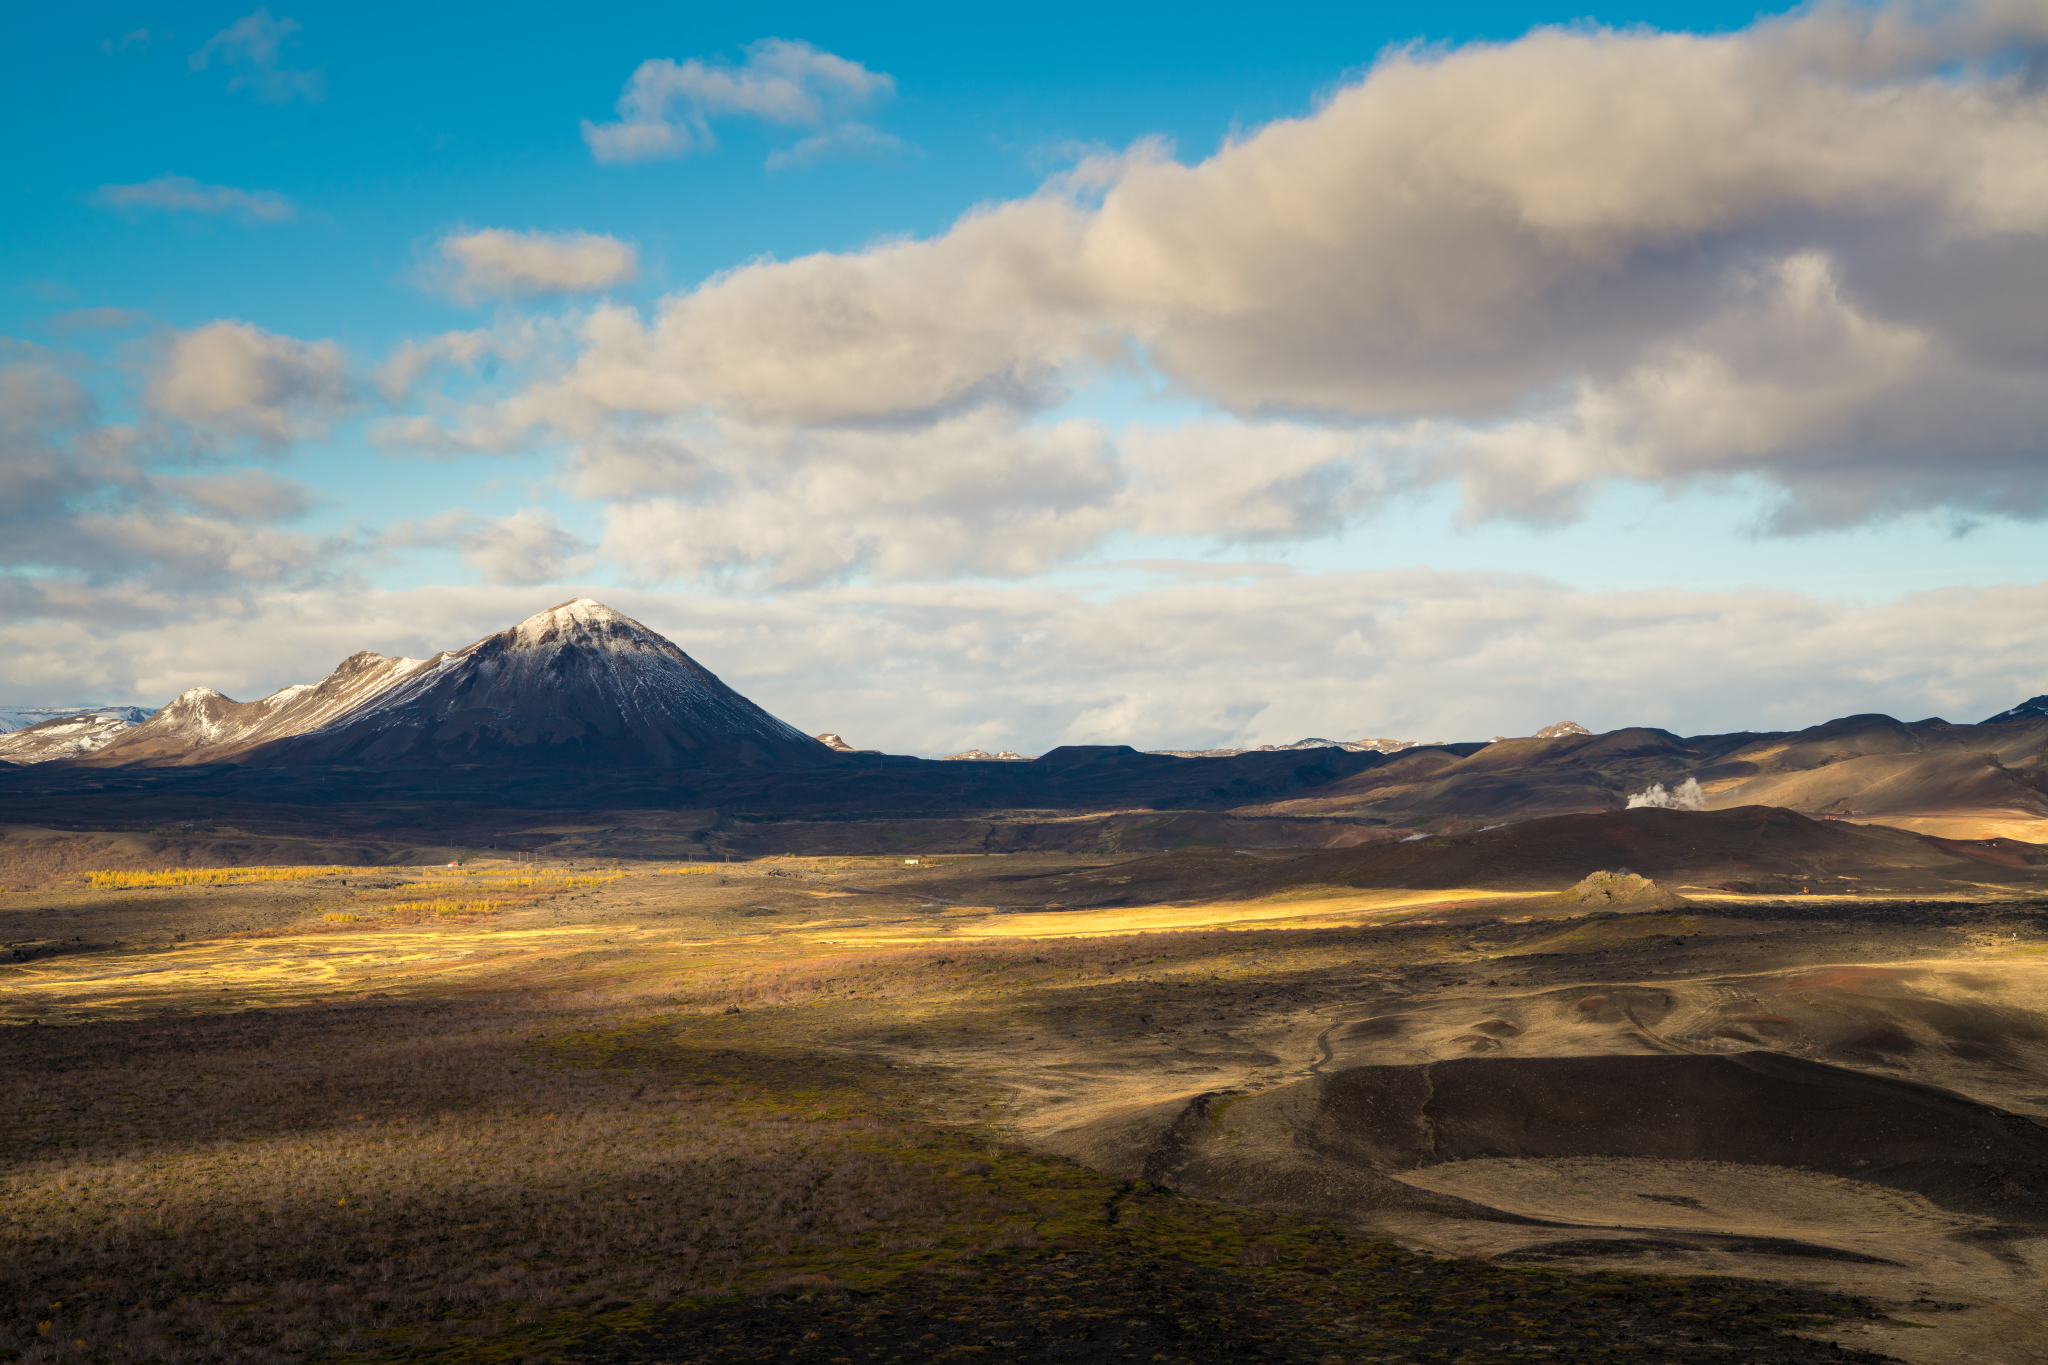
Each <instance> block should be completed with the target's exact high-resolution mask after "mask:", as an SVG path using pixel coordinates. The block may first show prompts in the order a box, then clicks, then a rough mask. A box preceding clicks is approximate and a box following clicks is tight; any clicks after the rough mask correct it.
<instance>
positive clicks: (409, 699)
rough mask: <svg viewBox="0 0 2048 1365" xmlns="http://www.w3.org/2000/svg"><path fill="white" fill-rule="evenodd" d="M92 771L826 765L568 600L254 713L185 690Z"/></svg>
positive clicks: (294, 691) (639, 635) (630, 624)
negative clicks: (218, 766) (147, 766)
mask: <svg viewBox="0 0 2048 1365" xmlns="http://www.w3.org/2000/svg"><path fill="white" fill-rule="evenodd" d="M145 732H148V733H145ZM91 761H92V762H95V763H127V762H137V761H141V762H155V763H175V764H190V763H208V762H232V763H238V764H244V765H247V766H252V767H278V766H289V765H296V764H323V765H327V764H340V765H347V766H354V765H362V766H374V767H384V766H416V765H437V764H453V763H477V764H487V765H499V764H517V765H536V764H538V765H562V766H576V767H585V766H590V765H593V764H610V765H623V766H629V767H660V768H674V767H693V766H700V765H704V764H711V763H729V762H736V763H742V764H751V763H770V762H772V763H777V764H782V765H787V764H790V763H819V762H830V761H832V751H831V750H829V749H828V748H826V747H825V746H824V745H822V744H820V743H819V742H818V741H816V740H814V739H812V738H811V737H810V736H808V735H806V734H804V733H803V732H801V731H799V730H797V729H796V728H795V727H793V726H790V725H786V724H784V723H783V722H782V721H779V720H777V719H776V718H775V717H773V716H771V715H769V714H768V713H767V712H766V711H764V710H762V709H761V708H760V707H758V706H756V705H754V703H752V702H750V701H748V700H747V699H746V698H745V697H743V696H741V695H740V694H739V693H737V692H735V691H733V690H732V689H731V688H729V687H727V686H726V685H725V684H724V683H722V682H720V681H719V680H718V679H717V677H715V676H714V675H713V674H712V673H711V672H710V671H709V670H708V669H706V668H704V667H703V666H702V665H701V664H699V663H697V662H696V661H695V660H694V659H692V658H690V656H689V655H687V654H685V653H683V651H682V650H680V649H678V648H677V647H676V646H675V645H674V644H673V643H671V642H670V641H669V640H667V639H665V638H663V637H662V636H661V635H659V634H657V633H655V632H654V631H652V630H650V629H648V628H647V627H646V626H644V625H642V624H640V623H639V622H638V621H635V620H633V619H632V618H631V617H628V616H624V615H621V614H620V613H618V612H615V611H613V610H612V609H611V608H609V607H607V606H605V605H604V604H603V603H601V602H595V601H592V600H591V599H589V598H580V599H578V600H577V601H574V602H565V603H563V604H562V605H560V606H558V607H551V608H549V609H548V610H547V611H543V612H539V613H537V614H536V615H533V616H530V617H528V618H527V619H526V620H524V621H521V622H520V623H519V624H518V625H515V626H513V627H511V628H510V629H508V630H503V631H500V632H498V633H497V634H495V635H488V636H485V637H484V638H483V639H481V640H478V641H476V642H475V643H474V644H471V645H468V646H466V647H465V648H462V649H458V650H450V651H446V652H443V653H441V654H436V655H435V656H434V657H433V658H431V659H424V660H420V659H389V658H385V657H384V656H382V655H378V654H369V653H364V654H357V655H355V656H354V657H352V658H350V659H348V660H347V661H345V662H344V663H343V664H342V665H341V667H340V668H337V669H336V670H335V671H334V674H333V675H332V676H331V677H329V678H328V679H327V680H326V681H325V682H323V683H321V684H319V686H317V687H289V688H285V689H284V690H283V691H280V692H278V693H276V694H274V695H273V696H270V697H266V698H264V699H263V700H262V701H258V702H234V701H230V700H228V699H227V698H226V697H222V696H221V695H220V694H219V693H216V692H212V691H210V690H208V689H204V688H195V689H193V690H192V691H190V692H187V693H186V694H185V695H184V696H182V697H180V698H178V699H177V700H176V701H174V702H172V703H171V705H170V706H167V707H165V708H164V710H163V711H162V712H159V713H158V715H157V717H155V718H153V719H152V721H151V723H150V724H149V725H146V726H142V727H139V728H138V729H137V731H136V732H135V733H134V734H132V735H130V736H128V737H127V738H126V739H124V740H123V741H121V742H120V743H119V744H118V745H113V746H109V748H108V749H107V750H105V751H102V752H101V753H99V754H96V755H94V756H93V758H92V760H91Z"/></svg>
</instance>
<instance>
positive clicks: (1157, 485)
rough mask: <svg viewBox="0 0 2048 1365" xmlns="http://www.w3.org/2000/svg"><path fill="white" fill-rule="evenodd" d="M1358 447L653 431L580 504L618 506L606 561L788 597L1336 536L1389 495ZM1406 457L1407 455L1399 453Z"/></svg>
mask: <svg viewBox="0 0 2048 1365" xmlns="http://www.w3.org/2000/svg"><path fill="white" fill-rule="evenodd" d="M1358 453H1359V441H1358V438H1356V437H1355V436H1352V435H1348V434H1345V433H1338V432H1325V431H1317V430H1313V429H1309V428H1302V427H1298V426H1291V425H1288V424H1285V423H1267V424H1261V425H1256V426H1247V425H1241V424H1234V423H1197V424H1193V425H1189V426H1183V427H1177V428H1157V429H1155V428H1148V427H1142V426H1140V427H1132V428H1130V429H1127V430H1126V431H1125V432H1124V433H1122V435H1121V436H1120V437H1112V435H1111V433H1110V432H1109V431H1108V429H1107V428H1105V427H1104V426H1102V425H1101V424H1100V423H1097V422H1092V421H1080V420H1075V421H1067V422H1057V423H1026V422H1021V421H1019V420H1018V419H1017V417H1016V416H1015V415H1014V414H1012V413H1010V412H1008V411H1006V410H1004V409H1000V408H982V409H979V410H975V411H970V412H967V413H962V414H959V415H957V416H954V417H950V418H947V419H945V420H942V421H938V422H935V423H932V424H930V425H928V426H921V427H913V428H908V429H899V428H876V429H872V430H863V429H858V428H854V429H840V430H813V429H805V428H791V427H783V428H769V427H760V426H752V425H748V424H745V423H733V422H726V423H713V424H707V425H703V426H698V427H694V428H693V427H689V426H686V425H669V426H651V427H641V428H638V429H636V430H635V431H633V432H631V433H622V434H619V435H616V436H613V437H610V438H607V439H605V440H603V441H597V442H592V443H589V444H587V445H586V446H584V447H583V448H582V449H581V450H580V451H579V453H578V454H577V455H576V457H575V466H574V467H575V469H576V473H577V482H576V484H575V490H576V492H577V494H578V495H579V496H582V497H586V498H593V499H603V500H606V501H609V502H611V503H612V507H611V510H610V512H609V514H608V518H609V524H608V528H607V531H606V535H605V537H604V541H603V550H604V553H605V555H606V556H607V557H608V558H610V559H611V560H612V561H613V562H615V563H617V564H619V565H620V566H621V567H622V568H624V569H625V570H626V571H627V572H628V573H629V574H630V575H632V576H634V577H635V578H637V579H640V580H642V581H648V582H667V581H672V580H676V579H718V580H721V581H727V582H733V581H738V582H745V583H752V584H761V585H772V586H776V587H784V588H788V587H798V586H810V585H816V584H819V583H825V582H841V581H850V580H854V579H861V578H866V579H873V580H876V581H881V582H905V581H913V580H920V579H924V580H929V579H944V578H954V577H960V576H963V575H973V576H980V577H991V578H1018V577H1023V576H1027V575H1030V574H1035V573H1040V572H1043V571H1045V570H1047V569H1051V568H1054V567H1057V566H1058V565H1061V564H1063V563H1067V562H1071V561H1073V560H1076V559H1079V558H1083V557H1085V556H1088V555H1090V554H1094V553H1097V552H1099V551H1100V550H1101V549H1102V548H1103V547H1104V546H1105V545H1106V544H1107V543H1108V542H1110V541H1111V539H1112V538H1113V537H1115V536H1117V535H1118V534H1119V533H1123V532H1131V533H1134V534H1137V535H1141V536H1176V537H1197V538H1208V539H1210V540H1212V541H1214V542H1215V543H1217V544H1220V545H1229V544H1241V543H1256V542H1262V541H1298V540H1304V539H1310V538H1314V537H1317V536H1324V535H1330V534H1334V533H1335V532H1337V531H1339V530H1341V529H1342V528H1343V527H1344V526H1345V525H1346V523H1347V522H1348V521H1349V520H1351V519H1352V518H1353V517H1355V516H1356V515H1357V514H1358V513H1359V511H1360V510H1361V509H1362V508H1363V507H1364V506H1365V505H1366V504H1367V503H1368V501H1369V500H1370V499H1371V498H1372V497H1373V496H1374V495H1375V494H1378V493H1383V492H1385V491H1386V486H1385V484H1384V482H1383V481H1378V480H1376V479H1375V478H1374V477H1373V475H1374V473H1375V467H1374V466H1371V465H1368V464H1367V463H1365V462H1363V461H1361V460H1359V459H1358V458H1357V456H1358ZM1389 458H1390V460H1391V457H1389Z"/></svg>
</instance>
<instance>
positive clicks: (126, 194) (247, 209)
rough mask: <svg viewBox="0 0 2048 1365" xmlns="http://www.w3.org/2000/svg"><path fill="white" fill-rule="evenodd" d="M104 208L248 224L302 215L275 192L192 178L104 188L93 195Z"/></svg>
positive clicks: (173, 177) (168, 177) (174, 177)
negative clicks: (223, 218)
mask: <svg viewBox="0 0 2048 1365" xmlns="http://www.w3.org/2000/svg"><path fill="white" fill-rule="evenodd" d="M93 199H94V201H95V202H97V203H98V204H100V205H101V206H102V207H104V208H110V209H120V210H123V211H125V212H130V213H134V212H139V211H143V210H154V211H155V212H158V213H199V214H206V215H208V216H229V215H231V216H233V217H236V218H240V219H241V220H242V221H243V222H245V223H284V222H289V221H290V220H291V219H293V218H295V217H297V216H298V212H299V209H298V205H296V204H294V203H292V201H291V200H289V199H287V198H285V197H284V196H283V195H281V194H279V193H277V192H276V191H275V190H238V189H236V188H235V187H234V186H233V185H206V184H202V183H200V182H199V181H197V180H194V179H193V178H192V177H191V176H189V175H160V176H158V177H156V179H154V180H144V181H142V182H140V183H139V184H134V185H102V186H100V188H99V192H98V193H97V194H95V195H94V196H93Z"/></svg>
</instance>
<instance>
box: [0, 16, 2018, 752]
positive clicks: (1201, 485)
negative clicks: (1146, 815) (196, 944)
mask: <svg viewBox="0 0 2048 1365" xmlns="http://www.w3.org/2000/svg"><path fill="white" fill-rule="evenodd" d="M1337 8H1338V7H1331V6H1327V5H1315V6H1308V5H1279V6H1269V7H1262V8H1260V9H1259V10H1257V11H1256V13H1253V12H1249V11H1246V10H1244V9H1243V8H1242V7H1235V6H1233V7H1227V8H1226V7H1222V6H1211V7H1202V6H1194V7H1190V6H1187V5H1176V6H1172V7H1167V6H1141V5H1129V6H1114V7H1103V6H1089V7H1086V8H1083V7H1080V6H1077V5H1058V4H1054V5H1041V6H1035V7H1033V8H1032V9H1031V10H1030V11H1029V12H1028V13H1026V12H1020V11H1014V10H990V11H985V12H984V11H979V10H974V9H973V7H963V6H957V5H947V6H943V7H942V6H938V5H898V6H891V7H886V8H880V9H878V8H876V7H858V6H854V7H850V6H845V5H833V6H829V7H828V6H822V5H820V6H814V7H813V6H803V5H746V4H738V5H728V6H722V7H719V8H717V9H716V11H713V10H711V9H708V8H706V9H693V8H691V7H680V6H673V5H665V6H634V5H622V6H617V7H612V8H608V9H607V10H605V11H604V13H603V14H602V16H601V17H598V18H595V19H594V18H593V16H592V15H591V14H590V12H588V11H587V10H580V9H579V10H571V9H566V8H562V7H558V6H538V5H526V6H505V5H494V6H491V7H489V8H485V7H483V6H475V5H467V6H466V5H444V6H431V7H409V8H407V9H404V10H399V9H396V8H393V7H390V6H382V5H375V4H370V5H362V4H358V5H351V6H342V5H324V4H302V3H297V2H296V0H281V2H280V3H276V4H270V5H266V6H262V7H254V8H248V7H244V6H243V5H240V4H228V5H223V6H210V5H170V6H157V5H150V4H130V3H120V4H95V5H90V6H80V7H76V8H72V7H58V6H42V7H38V8H37V9H36V10H35V11H33V12H30V11H24V12H23V13H22V14H20V15H18V16H17V17H16V21H15V25H14V27H13V29H12V30H11V32H10V37H11V39H12V41H11V42H10V43H9V44H8V45H7V48H6V51H5V52H4V54H0V70H4V72H5V79H4V81H0V101H4V102H5V103H7V104H9V105H11V106H12V107H11V108H10V109H8V111H7V112H8V116H9V118H10V120H11V123H10V126H13V127H15V128H17V129H28V130H33V135H32V136H24V137H21V138H18V139H16V140H15V142H14V144H13V149H12V154H11V156H10V158H9V162H10V164H9V168H8V171H9V176H10V177H11V183H7V182H5V181H0V194H4V195H5V196H6V200H5V202H7V204H8V206H9V207H8V209H7V211H6V212H5V213H0V705H12V706H64V705H74V704H78V705H83V704H136V705H143V706H156V705H161V704H162V703H163V702H165V701H167V700H168V699H169V698H171V697H172V696H175V695H176V694H177V693H179V692H181V691H183V690H184V689H186V688H188V687H193V686H209V687H213V688H216V689H218V690H220V691H222V692H225V693H227V694H228V695H229V696H232V697H235V698H237V699H242V700H247V699H250V698H253V697H257V696H262V695H266V694H268V693H269V692H272V691H274V690H276V689H277V688H279V687H283V686H286V685H290V684H293V683H300V682H309V681H317V680H318V679H319V678H320V677H322V676H324V675H325V674H326V673H327V672H328V671H329V670H331V669H332V668H333V667H334V665H335V664H336V663H338V662H339V661H340V660H341V659H343V658H345V657H346V656H348V655H349V654H352V653H354V652H356V651H357V650H362V649H370V650H375V651H378V652H380V653H386V654H407V655H411V656H414V657H420V656H424V655H428V654H431V653H433V652H434V651H436V650H440V649H447V648H456V647H459V646H461V645H464V644H467V643H468V642H470V641H471V640H474V639H476V638H478V637H480V636H482V635H484V634H487V633H489V632H491V631H494V630H497V629H501V628H503V627H505V626H507V625H509V624H511V623H512V622H514V621H517V620H519V619H521V618H522V617H524V616H526V615H529V614H531V613H532V612H534V611H537V610H540V609H543V608H546V607H548V606H552V605H554V604H556V603H558V602H561V601H565V600H568V599H571V598H575V597H581V596H590V597H595V598H598V599H599V600H601V601H604V602H607V603H608V604H610V605H612V606H614V607H616V608H618V609H619V610H621V611H625V612H627V613H629V614H630V615H633V616H635V617H637V618H638V619H640V620H642V621H644V622H646V623H647V624H648V625H650V626H652V627H654V628H655V629H657V630H660V631H662V632H663V633H664V634H667V635H668V636H670V638H672V639H674V640H675V641H676V642H677V643H678V644H680V645H681V646H682V647H683V648H684V649H686V650H688V651H689V652H690V653H691V654H692V655H693V656H694V657H696V658H697V659H698V660H699V661H700V662H702V663H704V664H705V665H706V666H707V667H709V668H711V669H712V670H713V671H715V672H717V673H718V674H719V675H720V676H721V677H723V678H724V679H725V680H726V681H727V682H728V683H731V684H732V685H733V686H735V687H737V688H739V689H740V690H741V691H742V692H744V693H746V694H747V695H748V696H750V697H752V698H754V699H755V700H756V701H759V702H760V703H762V704H763V705H765V706H767V707H768V708H769V709H770V710H772V711H774V712H775V713H776V714H778V715H780V716H782V717H783V718H785V719H787V720H789V721H790V722H792V723H793V724H796V725H799V726H801V727H803V728H804V729H806V730H808V731H811V732H814V733H815V732H820V731H832V732H836V733H839V734H842V735H844V736H845V737H846V738H847V739H848V740H849V741H850V742H852V743H854V744H855V745H856V746H857V747H875V748H883V749H888V750H890V751H892V752H900V753H915V754H928V755H939V754H945V753H950V752H954V751H956V750H959V749H964V748H968V747H981V748H984V749H988V750H991V751H993V750H996V749H1000V748H1011V749H1016V750H1018V751H1021V752H1024V753H1037V752H1041V751H1043V750H1044V749H1046V748H1049V747H1052V746H1054V745H1057V744H1062V743H1128V744H1134V745H1137V746H1139V747H1143V748H1157V747H1174V748H1195V747H1202V748H1207V747H1224V746H1244V745H1256V744H1264V743H1287V742H1290V741H1293V740H1297V739H1301V738H1304V737H1308V736H1316V737H1324V738H1332V739H1340V740H1348V739H1361V738H1370V737H1382V736H1384V737H1390V738H1403V739H1417V740H1429V739H1487V738H1491V737H1493V736H1495V735H1517V734H1528V733H1531V732H1532V731H1534V730H1535V729H1536V728H1538V727H1539V726H1542V725H1545V724H1548V723H1551V722H1554V721H1558V720H1564V719H1569V720H1574V721H1577V722H1579V723H1581V724H1585V725H1588V726H1591V727H1592V728H1594V729H1596V730H1606V729H1613V728H1618V727H1620V726H1624V725H1638V724H1640V725H1654V726H1660V727H1663V728H1666V729H1670V730H1674V731H1677V732H1678V733H1680V734H1704V733H1715V732H1726V731H1732V730H1743V729H1753V730H1771V729H1790V728H1797V727H1801V726H1806V725H1811V724H1815V723H1818V722H1821V721H1824V720H1827V719H1829V718H1832V717H1835V716H1840V715H1846V714H1853V713H1858V712H1869V711H1883V712H1887V713H1890V714H1893V715H1896V716H1899V717H1901V718H1903V719H1909V720H1917V719H1921V718H1924V717H1930V716H1942V717H1946V718H1947V719H1949V720H1952V721H1957V722H1971V721H1976V720H1980V719H1983V718H1984V717H1985V716H1987V715H1989V714H1991V713H1993V712H1996V711H1999V710H2002V709H2004V708H2005V707H2007V706H2009V705H2011V704H2013V703H2014V702H2016V701H2019V700H2021V699H2024V698H2026V697H2030V696H2033V695H2036V694H2039V693H2043V692H2048V538H2044V536H2043V535H2042V529H2043V528H2042V521H2043V518H2044V517H2048V459H2044V452H2043V436H2042V433H2043V432H2044V430H2048V421H2044V419H2048V382H2044V381H2048V373H2044V371H2048V307H2044V304H2048V92H2044V88H2043V83H2042V82H2041V80H2040V79H2039V75H2038V73H2039V71H2040V70H2041V69H2042V62H2041V55H2042V53H2043V51H2044V49H2048V0H1984V2H1983V3H1978V4H1960V5H1945V6H1942V5H1917V6H1870V5H1851V4H1829V5H1820V6H1810V7H1804V8H1798V9H1788V10H1779V11H1758V10H1754V9H1751V8H1748V7H1741V6H1731V5H1725V4H1711V3H1678V2H1676V0H1672V2H1669V3H1662V2H1660V3H1617V4H1613V5H1609V6H1605V7H1599V8H1593V9H1584V8H1577V7H1562V8H1559V7H1546V6H1545V5H1543V4H1540V3H1516V4H1509V3H1485V4H1479V3H1472V4H1451V5H1441V6H1434V7H1430V8H1429V10H1428V11H1427V12H1426V13H1424V12H1420V11H1417V10H1416V9H1415V8H1414V7H1412V6H1409V7H1401V8H1399V9H1396V8H1395V7H1393V6H1355V7H1349V8H1348V9H1346V10H1345V12H1343V13H1338V12H1336V11H1337Z"/></svg>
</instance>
